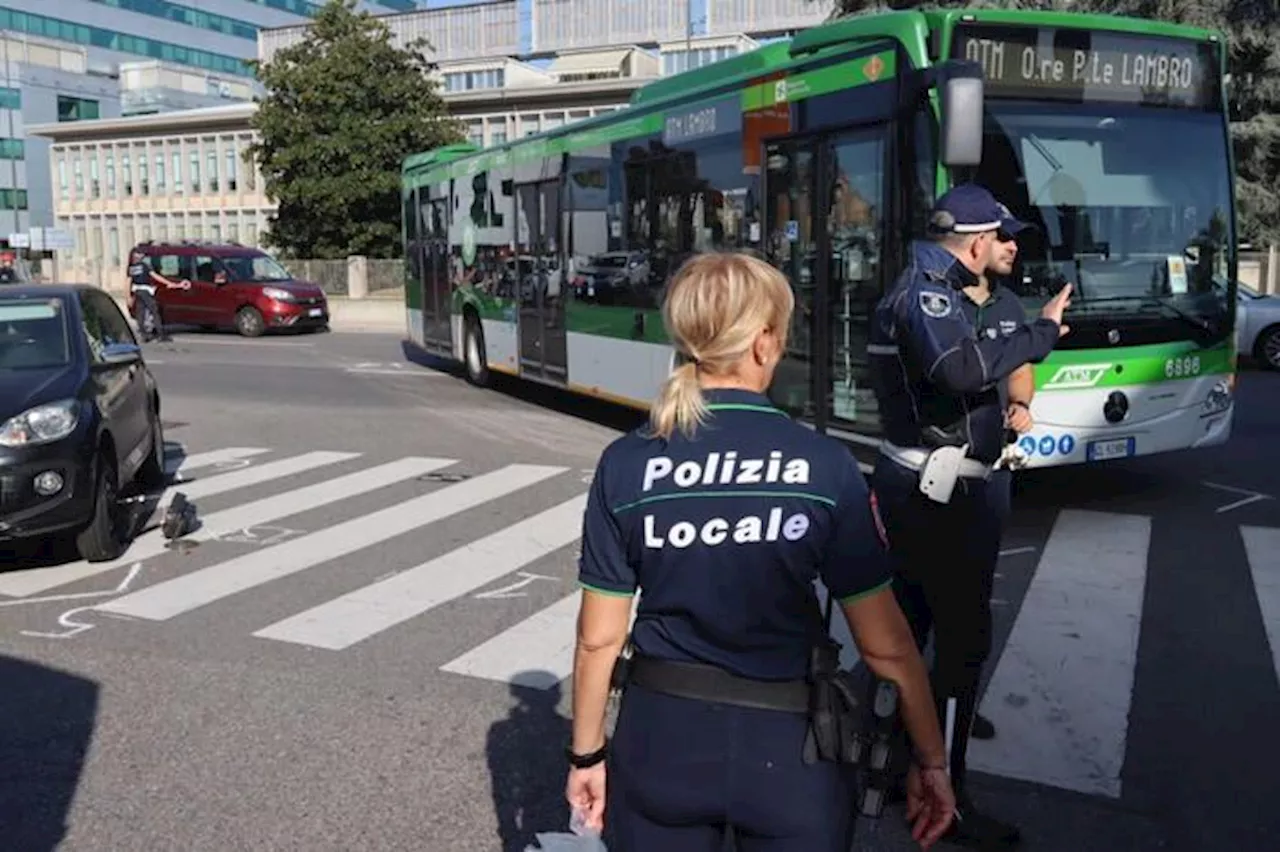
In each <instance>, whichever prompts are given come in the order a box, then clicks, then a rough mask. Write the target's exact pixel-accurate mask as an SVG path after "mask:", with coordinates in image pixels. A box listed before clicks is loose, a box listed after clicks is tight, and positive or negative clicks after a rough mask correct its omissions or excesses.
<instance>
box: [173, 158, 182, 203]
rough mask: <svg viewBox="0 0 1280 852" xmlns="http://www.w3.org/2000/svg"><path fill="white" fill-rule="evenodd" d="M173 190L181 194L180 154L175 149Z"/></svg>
mask: <svg viewBox="0 0 1280 852" xmlns="http://www.w3.org/2000/svg"><path fill="white" fill-rule="evenodd" d="M173 191H174V194H176V195H181V194H182V154H180V153H179V152H177V151H174V152H173Z"/></svg>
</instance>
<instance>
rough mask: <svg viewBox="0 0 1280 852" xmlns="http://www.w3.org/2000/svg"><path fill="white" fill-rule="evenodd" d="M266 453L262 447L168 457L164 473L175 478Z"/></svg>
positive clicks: (227, 449)
mask: <svg viewBox="0 0 1280 852" xmlns="http://www.w3.org/2000/svg"><path fill="white" fill-rule="evenodd" d="M265 452H268V450H266V449H264V448H262V447H227V448H226V449H224V450H212V451H210V452H207V453H196V454H195V455H193V456H179V455H172V456H166V457H165V460H164V472H165V473H167V474H169V475H170V476H175V475H177V474H180V473H182V472H183V471H187V470H195V469H196V468H201V467H209V466H210V465H216V464H221V463H222V462H234V461H239V460H241V459H248V458H251V457H252V456H260V455H262V454H263V453H265Z"/></svg>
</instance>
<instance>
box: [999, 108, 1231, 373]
mask: <svg viewBox="0 0 1280 852" xmlns="http://www.w3.org/2000/svg"><path fill="white" fill-rule="evenodd" d="M983 146H984V147H983V161H982V165H981V166H980V167H979V169H978V174H977V180H978V182H980V183H983V184H985V185H986V186H987V187H988V188H989V189H991V190H992V191H993V192H994V193H995V194H996V196H997V197H998V198H1000V199H1001V200H1002V201H1004V202H1005V204H1007V205H1008V206H1009V208H1010V209H1011V210H1012V211H1013V214H1014V215H1015V216H1017V217H1018V218H1020V219H1022V220H1024V221H1026V222H1030V223H1031V224H1032V225H1034V226H1035V228H1034V230H1032V231H1028V232H1026V233H1025V234H1023V235H1020V236H1019V240H1018V261H1017V264H1016V266H1015V269H1014V275H1013V276H1012V281H1011V282H1009V283H1010V284H1011V286H1012V287H1013V289H1014V290H1015V291H1017V292H1018V294H1019V295H1020V296H1021V297H1022V298H1023V300H1024V302H1025V303H1026V306H1027V309H1028V310H1029V311H1038V310H1039V307H1040V305H1042V304H1043V303H1044V302H1045V301H1046V300H1047V299H1048V298H1050V297H1051V296H1052V295H1053V294H1054V293H1056V292H1057V291H1058V290H1059V289H1061V287H1062V285H1063V284H1064V283H1067V282H1070V283H1071V284H1073V285H1074V293H1073V297H1072V299H1073V303H1074V304H1073V306H1072V310H1071V312H1070V314H1071V320H1070V325H1071V326H1072V329H1073V332H1072V334H1071V335H1070V336H1068V337H1067V338H1064V339H1063V341H1062V343H1063V346H1064V348H1079V347H1092V346H1099V345H1102V346H1105V345H1108V344H1107V342H1104V339H1103V337H1102V336H1103V335H1108V334H1109V335H1110V338H1107V339H1108V340H1109V341H1110V342H1112V343H1114V342H1116V340H1115V337H1116V335H1117V334H1119V335H1120V337H1121V338H1122V339H1123V340H1124V342H1126V343H1139V342H1141V343H1155V342H1163V341H1168V340H1179V339H1200V340H1202V342H1206V343H1207V342H1209V341H1210V340H1215V339H1220V338H1221V337H1223V336H1225V334H1226V333H1227V331H1228V330H1229V328H1230V325H1231V316H1232V313H1233V311H1232V304H1233V302H1234V295H1233V294H1232V291H1233V289H1234V285H1233V283H1232V276H1233V275H1234V273H1235V256H1234V252H1235V249H1234V245H1235V241H1234V239H1233V238H1232V234H1231V232H1230V231H1231V226H1230V216H1229V213H1230V210H1231V195H1230V184H1229V179H1230V176H1229V174H1228V169H1227V166H1226V163H1227V139H1226V130H1225V128H1224V126H1223V121H1222V116H1221V114H1216V113H1213V112H1207V111H1205V112H1202V111H1193V110H1176V109H1167V108H1153V107H1139V106H1129V105H1119V104H1109V105H1101V104H1085V105H1072V107H1071V109H1070V110H1069V111H1067V110H1064V109H1063V108H1062V106H1061V105H1050V104H1044V103H1034V102H1029V101H995V100H992V101H990V102H989V105H988V114H987V117H986V133H985V138H984V140H983ZM1077 331H1078V332H1079V333H1077Z"/></svg>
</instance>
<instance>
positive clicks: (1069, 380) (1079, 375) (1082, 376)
mask: <svg viewBox="0 0 1280 852" xmlns="http://www.w3.org/2000/svg"><path fill="white" fill-rule="evenodd" d="M1110 369H1111V365H1110V364H1072V365H1071V366H1069V367H1059V368H1058V372H1056V373H1054V374H1053V378H1052V379H1050V380H1049V381H1048V382H1047V383H1046V384H1045V386H1044V388H1045V390H1064V389H1070V388H1091V387H1093V386H1094V385H1096V384H1097V383H1098V382H1100V381H1102V377H1103V376H1105V375H1106V374H1107V371H1108V370H1110Z"/></svg>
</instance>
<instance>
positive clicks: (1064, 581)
mask: <svg viewBox="0 0 1280 852" xmlns="http://www.w3.org/2000/svg"><path fill="white" fill-rule="evenodd" d="M1150 536H1151V519H1150V518H1145V517H1139V516H1136V515H1119V514H1109V513H1101V512H1085V511H1076V510H1063V511H1061V512H1060V513H1059V514H1058V519H1057V522H1056V523H1055V524H1054V527H1053V532H1052V533H1051V534H1050V536H1049V541H1048V543H1047V544H1046V545H1045V547H1044V551H1043V555H1042V556H1041V557H1040V564H1039V566H1038V567H1037V568H1036V573H1035V576H1034V577H1033V578H1032V580H1031V586H1030V588H1029V589H1028V590H1027V594H1026V597H1025V598H1024V599H1023V601H1022V606H1021V607H1020V608H1019V610H1018V616H1017V619H1016V621H1015V622H1014V625H1013V630H1012V632H1011V633H1010V635H1009V641H1008V643H1007V644H1006V645H1005V648H1004V651H1003V652H1002V653H1001V655H1000V659H999V662H998V664H997V665H996V669H995V672H994V673H993V674H992V677H991V684H990V686H989V687H988V688H987V692H986V697H985V700H984V702H983V704H982V712H983V715H985V716H987V717H988V718H990V719H991V721H992V722H993V723H994V724H995V727H996V730H997V731H999V732H1000V733H999V736H997V737H996V738H995V739H993V740H989V741H981V740H974V741H972V742H970V744H969V766H970V768H972V769H975V770H978V771H980V772H989V773H992V774H994V775H1001V776H1004V777H1006V778H1018V779H1021V780H1024V781H1032V782H1036V783H1040V784H1046V785H1049V786H1053V787H1061V788H1065V789H1068V790H1075V791H1077V792H1081V793H1087V794H1095V795H1104V796H1110V797H1112V798H1119V797H1120V789H1121V779H1120V770H1121V768H1122V767H1123V765H1124V752H1125V738H1126V735H1127V732H1128V717H1129V705H1130V702H1131V701H1132V698H1133V677H1134V671H1135V669H1136V666H1137V655H1138V635H1139V632H1140V630H1141V625H1142V601H1143V592H1144V587H1145V585H1146V573H1147V551H1148V547H1149V545H1150Z"/></svg>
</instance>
